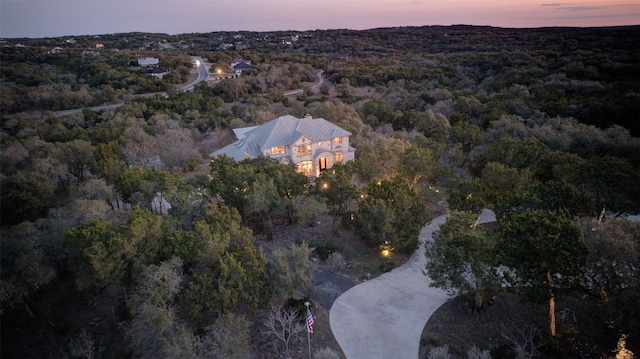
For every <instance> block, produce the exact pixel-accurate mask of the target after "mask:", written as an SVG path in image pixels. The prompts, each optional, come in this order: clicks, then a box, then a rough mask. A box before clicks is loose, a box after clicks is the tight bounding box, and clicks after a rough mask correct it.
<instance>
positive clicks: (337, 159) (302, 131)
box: [211, 115, 356, 178]
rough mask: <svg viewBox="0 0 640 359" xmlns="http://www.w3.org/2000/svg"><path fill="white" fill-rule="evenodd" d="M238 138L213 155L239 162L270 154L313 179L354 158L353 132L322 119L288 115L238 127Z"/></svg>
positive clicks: (235, 130)
mask: <svg viewBox="0 0 640 359" xmlns="http://www.w3.org/2000/svg"><path fill="white" fill-rule="evenodd" d="M233 132H234V133H235V135H236V137H237V138H238V140H237V141H236V142H234V143H232V144H230V145H228V146H226V147H224V148H221V149H219V150H217V151H215V152H213V153H212V154H211V157H212V158H215V157H218V156H222V155H227V156H229V157H231V158H233V159H235V160H236V161H241V160H243V159H245V158H256V157H258V156H260V155H263V156H269V157H272V158H275V159H276V160H278V162H279V163H282V164H289V163H293V164H294V165H295V168H296V172H298V173H302V174H304V175H306V176H308V177H311V178H314V177H317V176H319V175H320V173H322V171H325V170H328V169H330V168H331V167H333V165H334V164H335V163H344V162H348V161H353V160H354V159H355V151H356V150H355V148H353V147H351V146H350V145H349V136H351V133H350V132H349V131H347V130H345V129H343V128H341V127H339V126H336V125H334V124H333V123H331V122H329V121H327V120H325V119H323V118H312V117H311V116H309V115H307V116H305V117H303V118H296V117H295V116H291V115H286V116H281V117H278V118H276V119H273V120H271V121H269V122H267V123H265V124H263V125H261V126H252V127H243V128H236V129H234V130H233Z"/></svg>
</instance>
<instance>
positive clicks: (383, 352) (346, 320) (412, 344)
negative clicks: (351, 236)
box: [329, 213, 495, 359]
mask: <svg viewBox="0 0 640 359" xmlns="http://www.w3.org/2000/svg"><path fill="white" fill-rule="evenodd" d="M492 214H493V213H485V214H483V216H482V218H481V220H480V221H479V223H484V222H489V221H492V220H493V221H495V216H492ZM445 219H446V216H444V215H443V216H439V217H437V218H435V219H434V220H433V221H432V222H431V223H429V224H428V225H426V226H425V227H423V228H422V230H421V231H420V236H419V238H420V247H419V248H418V250H416V251H415V253H414V254H413V255H412V256H411V258H410V259H409V261H408V262H407V263H405V264H404V265H402V266H401V267H398V268H396V269H394V270H393V271H391V272H388V273H385V274H383V275H381V276H379V277H377V278H374V279H372V280H370V281H367V282H364V283H361V284H359V285H357V286H355V287H353V288H351V289H349V290H348V291H346V292H345V293H343V294H342V295H341V296H340V297H338V299H336V301H335V302H334V303H333V306H332V307H331V311H330V312H329V322H330V324H331V331H332V332H333V335H334V336H335V338H336V340H337V341H338V344H340V347H341V348H342V351H343V352H344V354H345V355H346V357H347V358H348V359H359V358H363V359H372V358H381V359H405V358H406V359H417V358H418V351H419V349H420V336H421V335H422V330H423V329H424V326H425V324H426V323H427V320H429V317H430V316H431V314H433V312H435V310H436V309H438V308H439V307H440V306H441V305H442V304H444V303H445V302H446V301H447V300H448V299H449V296H448V295H447V294H446V293H445V292H444V291H443V290H441V289H437V288H431V287H429V283H430V282H431V279H429V278H428V277H427V276H425V275H424V274H423V271H424V268H425V264H426V259H425V257H424V244H423V243H424V241H425V240H430V239H431V234H432V233H433V231H434V230H437V229H438V228H439V226H440V224H441V223H443V222H444V221H445Z"/></svg>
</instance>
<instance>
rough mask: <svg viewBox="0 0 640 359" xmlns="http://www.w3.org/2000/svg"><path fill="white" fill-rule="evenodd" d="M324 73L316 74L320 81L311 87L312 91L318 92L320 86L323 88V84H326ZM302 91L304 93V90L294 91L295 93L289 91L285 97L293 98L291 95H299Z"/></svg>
mask: <svg viewBox="0 0 640 359" xmlns="http://www.w3.org/2000/svg"><path fill="white" fill-rule="evenodd" d="M323 73H324V71H322V70H321V71H318V73H316V76H317V77H318V81H316V82H315V83H314V84H313V85H311V89H313V90H314V91H315V90H318V89H319V88H320V86H322V84H323V83H324V77H323V76H322V74H323ZM302 91H304V90H303V89H297V90H293V91H289V92H285V93H284V95H285V96H291V95H295V94H299V93H301V92H302Z"/></svg>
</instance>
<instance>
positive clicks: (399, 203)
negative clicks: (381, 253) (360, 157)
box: [354, 179, 427, 253]
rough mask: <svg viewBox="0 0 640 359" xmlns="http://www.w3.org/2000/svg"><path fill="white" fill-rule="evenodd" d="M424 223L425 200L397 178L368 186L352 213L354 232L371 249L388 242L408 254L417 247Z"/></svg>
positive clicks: (425, 213)
mask: <svg viewBox="0 0 640 359" xmlns="http://www.w3.org/2000/svg"><path fill="white" fill-rule="evenodd" d="M426 221H427V210H426V205H425V203H424V201H423V200H422V198H420V197H419V196H417V195H416V192H415V191H413V190H412V189H410V188H409V187H408V186H407V185H406V184H405V183H402V181H400V180H398V179H395V180H392V181H388V180H385V181H381V182H378V183H370V184H369V185H367V186H366V187H365V188H364V191H363V196H361V198H360V201H359V202H358V210H357V211H356V213H355V214H354V223H355V229H356V233H358V234H360V235H361V236H362V237H363V238H364V239H365V241H366V242H367V243H368V244H369V245H370V246H380V245H382V244H384V243H385V242H389V243H390V244H391V245H392V246H394V247H395V248H397V249H399V250H401V251H405V252H408V253H411V252H413V251H414V250H415V249H416V248H417V247H418V234H419V232H420V228H422V226H424V224H425V223H426Z"/></svg>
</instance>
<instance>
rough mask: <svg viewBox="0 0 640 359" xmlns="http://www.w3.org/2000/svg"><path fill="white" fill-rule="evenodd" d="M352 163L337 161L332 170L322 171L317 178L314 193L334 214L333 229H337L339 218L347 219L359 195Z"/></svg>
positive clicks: (330, 212)
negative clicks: (354, 182) (352, 178)
mask: <svg viewBox="0 0 640 359" xmlns="http://www.w3.org/2000/svg"><path fill="white" fill-rule="evenodd" d="M350 163H352V162H348V163H347V164H342V163H336V164H335V165H334V166H333V167H332V168H331V171H324V172H322V173H321V174H320V176H319V177H318V178H317V179H316V185H315V187H314V191H313V193H314V195H315V196H316V198H319V199H320V201H322V202H323V203H324V204H325V205H326V206H327V208H328V209H329V214H331V215H333V216H334V220H333V224H332V230H333V229H335V222H336V219H337V218H342V219H343V220H345V219H346V218H345V216H347V215H348V214H349V211H350V210H351V208H352V206H353V205H354V204H355V203H354V200H355V199H356V198H357V197H358V193H359V191H358V188H357V187H356V186H355V185H354V184H353V183H352V182H351V171H352V168H353V166H352V165H351V164H350Z"/></svg>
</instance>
